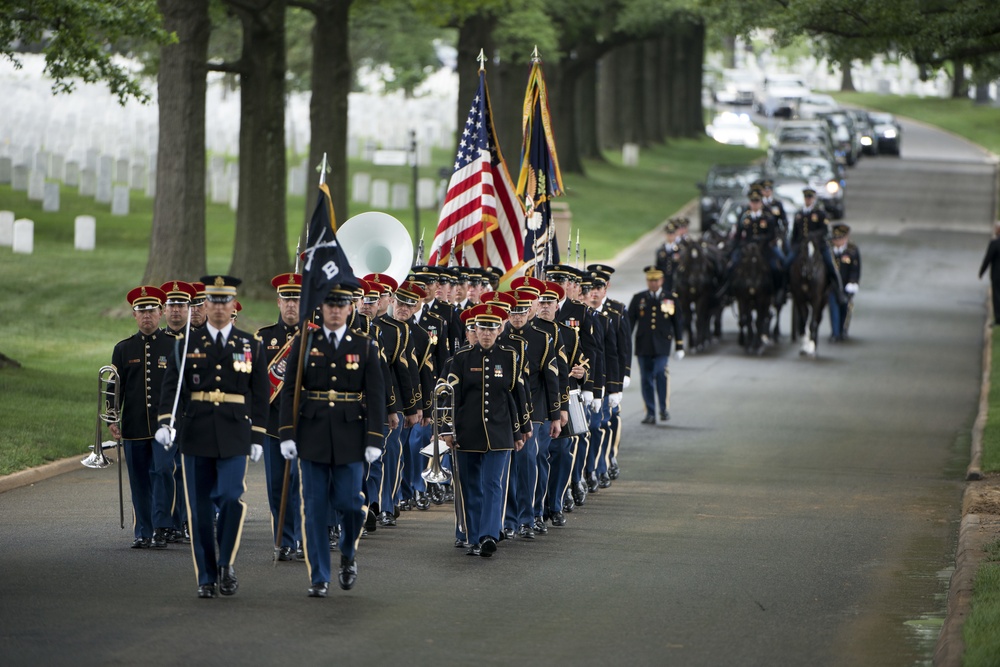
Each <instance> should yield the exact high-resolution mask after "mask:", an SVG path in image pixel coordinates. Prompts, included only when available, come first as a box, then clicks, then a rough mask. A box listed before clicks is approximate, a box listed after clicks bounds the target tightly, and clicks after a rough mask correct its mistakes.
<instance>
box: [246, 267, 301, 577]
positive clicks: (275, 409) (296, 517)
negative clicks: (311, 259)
mask: <svg viewBox="0 0 1000 667" xmlns="http://www.w3.org/2000/svg"><path fill="white" fill-rule="evenodd" d="M271 285H272V286H273V287H274V289H275V291H276V292H277V298H276V301H277V305H278V313H279V315H280V317H279V319H278V321H277V322H276V323H274V324H272V325H270V326H266V327H263V328H261V329H258V330H257V334H256V336H257V338H259V339H260V341H261V343H263V345H264V363H265V364H266V365H267V377H268V380H269V381H270V385H271V393H270V396H269V399H268V400H269V401H270V409H269V410H268V418H267V434H266V435H265V437H264V475H265V478H266V480H267V504H268V505H269V506H270V508H271V528H272V538H271V543H272V544H278V545H279V546H278V547H277V549H278V554H277V555H278V560H281V561H290V560H294V559H295V558H296V555H297V553H301V552H300V550H299V544H300V542H301V540H302V522H301V517H300V514H299V511H298V508H299V505H300V502H299V475H298V467H297V466H290V467H289V477H288V497H287V500H286V506H285V517H284V522H283V523H282V525H281V526H279V525H278V516H279V514H280V513H281V492H282V488H283V486H284V479H285V459H284V458H282V456H281V441H280V439H279V437H278V435H279V434H278V428H279V427H280V423H279V419H280V417H279V408H280V406H281V401H280V400H279V397H280V395H281V387H282V386H283V384H284V381H285V372H286V370H287V368H288V364H290V363H295V359H294V358H291V357H290V356H289V354H290V352H291V348H292V341H293V340H294V339H295V336H296V334H297V333H298V330H299V298H300V297H301V295H302V275H301V274H298V273H282V274H280V275H277V276H275V277H274V278H273V279H272V280H271ZM279 533H280V535H281V540H280V542H279V541H278V540H277V535H278V534H279Z"/></svg>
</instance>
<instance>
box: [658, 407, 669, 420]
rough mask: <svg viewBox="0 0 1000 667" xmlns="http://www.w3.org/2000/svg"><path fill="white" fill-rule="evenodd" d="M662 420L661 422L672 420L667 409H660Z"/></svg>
mask: <svg viewBox="0 0 1000 667" xmlns="http://www.w3.org/2000/svg"><path fill="white" fill-rule="evenodd" d="M660 421H661V422H668V421H670V412H669V411H667V410H660Z"/></svg>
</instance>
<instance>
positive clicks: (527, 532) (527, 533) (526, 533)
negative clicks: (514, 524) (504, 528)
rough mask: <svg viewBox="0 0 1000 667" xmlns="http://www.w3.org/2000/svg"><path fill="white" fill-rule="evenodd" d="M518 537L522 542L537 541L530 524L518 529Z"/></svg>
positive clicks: (522, 525)
mask: <svg viewBox="0 0 1000 667" xmlns="http://www.w3.org/2000/svg"><path fill="white" fill-rule="evenodd" d="M517 536H518V537H520V538H521V539H522V540H533V539H535V531H533V530H532V529H531V526H529V525H528V524H526V523H522V524H521V527H520V528H518V529H517Z"/></svg>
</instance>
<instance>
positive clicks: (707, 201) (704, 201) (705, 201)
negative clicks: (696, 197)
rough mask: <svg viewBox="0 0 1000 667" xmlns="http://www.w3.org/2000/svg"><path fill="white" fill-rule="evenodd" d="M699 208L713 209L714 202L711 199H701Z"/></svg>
mask: <svg viewBox="0 0 1000 667" xmlns="http://www.w3.org/2000/svg"><path fill="white" fill-rule="evenodd" d="M701 207H702V208H715V200H714V199H712V198H711V197H702V198H701Z"/></svg>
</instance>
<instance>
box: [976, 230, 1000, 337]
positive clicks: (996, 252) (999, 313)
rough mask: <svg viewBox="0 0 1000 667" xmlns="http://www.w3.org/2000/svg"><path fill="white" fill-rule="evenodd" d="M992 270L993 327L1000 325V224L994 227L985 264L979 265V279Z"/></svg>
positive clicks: (984, 256)
mask: <svg viewBox="0 0 1000 667" xmlns="http://www.w3.org/2000/svg"><path fill="white" fill-rule="evenodd" d="M986 269H989V270H990V284H991V286H992V288H993V289H992V299H993V326H996V325H998V324H1000V222H998V223H996V224H995V225H993V239H992V240H991V241H990V242H989V245H987V246H986V254H985V255H983V263H982V264H980V265H979V278H980V279H982V277H983V274H984V273H986Z"/></svg>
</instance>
